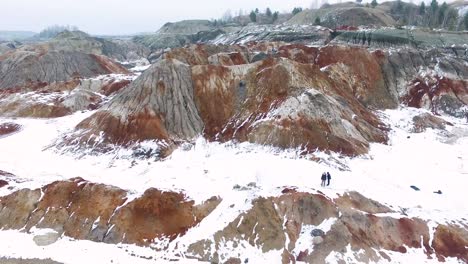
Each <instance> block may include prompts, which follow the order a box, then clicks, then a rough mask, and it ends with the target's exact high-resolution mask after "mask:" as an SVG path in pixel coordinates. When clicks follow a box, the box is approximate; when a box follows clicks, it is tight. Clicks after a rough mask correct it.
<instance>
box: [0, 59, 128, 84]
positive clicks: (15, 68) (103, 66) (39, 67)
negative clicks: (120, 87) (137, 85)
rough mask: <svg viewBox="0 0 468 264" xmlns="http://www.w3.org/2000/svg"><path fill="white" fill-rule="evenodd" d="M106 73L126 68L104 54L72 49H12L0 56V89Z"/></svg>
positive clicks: (120, 71) (122, 71)
mask: <svg viewBox="0 0 468 264" xmlns="http://www.w3.org/2000/svg"><path fill="white" fill-rule="evenodd" d="M110 73H127V70H126V69H125V68H123V67H122V66H121V65H119V64H117V63H115V62H113V61H112V60H110V59H109V58H107V57H105V56H102V55H95V54H85V53H80V52H76V51H47V50H40V51H15V52H12V53H9V54H5V55H2V56H1V57H0V88H1V89H5V88H14V87H23V86H29V87H43V86H45V85H47V84H50V83H54V82H66V81H70V80H72V79H73V78H74V77H77V76H80V77H84V78H89V77H94V76H97V75H102V74H110ZM44 83H45V84H44Z"/></svg>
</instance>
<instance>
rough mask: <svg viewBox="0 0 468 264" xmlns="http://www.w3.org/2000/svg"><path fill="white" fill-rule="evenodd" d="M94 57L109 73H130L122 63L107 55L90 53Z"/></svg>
mask: <svg viewBox="0 0 468 264" xmlns="http://www.w3.org/2000/svg"><path fill="white" fill-rule="evenodd" d="M89 56H91V57H92V58H93V59H95V60H96V61H97V63H99V65H100V66H101V67H102V68H103V69H105V70H106V71H107V73H109V74H110V73H122V74H128V73H130V72H129V71H128V70H127V69H125V67H123V66H122V65H120V64H118V63H116V62H114V61H112V60H111V59H109V58H108V57H106V56H103V55H96V54H89Z"/></svg>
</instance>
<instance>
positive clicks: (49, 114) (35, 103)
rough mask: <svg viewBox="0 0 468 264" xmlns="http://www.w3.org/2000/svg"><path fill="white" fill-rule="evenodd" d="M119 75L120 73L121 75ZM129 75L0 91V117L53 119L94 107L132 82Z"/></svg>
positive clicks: (97, 106)
mask: <svg viewBox="0 0 468 264" xmlns="http://www.w3.org/2000/svg"><path fill="white" fill-rule="evenodd" d="M120 77H122V76H120ZM131 78H132V76H126V78H121V79H118V78H115V77H112V76H101V77H100V78H98V79H84V80H78V79H75V80H72V81H68V82H54V83H52V84H47V83H43V84H41V87H34V86H33V87H23V88H21V89H19V88H18V89H7V90H1V91H0V102H1V106H0V116H4V117H35V118H55V117H61V116H66V115H69V114H72V113H74V112H77V111H81V110H94V109H97V108H99V107H100V106H101V104H102V102H103V101H104V100H105V97H106V96H109V95H111V94H113V93H115V92H117V91H119V90H121V89H122V88H124V87H126V86H127V85H128V84H129V83H130V82H131Z"/></svg>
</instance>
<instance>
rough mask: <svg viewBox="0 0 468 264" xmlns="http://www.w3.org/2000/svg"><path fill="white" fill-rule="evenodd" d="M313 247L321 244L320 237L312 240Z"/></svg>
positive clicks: (321, 239)
mask: <svg viewBox="0 0 468 264" xmlns="http://www.w3.org/2000/svg"><path fill="white" fill-rule="evenodd" d="M312 243H313V244H314V245H319V244H322V243H323V238H322V237H321V236H316V237H314V238H313V239H312Z"/></svg>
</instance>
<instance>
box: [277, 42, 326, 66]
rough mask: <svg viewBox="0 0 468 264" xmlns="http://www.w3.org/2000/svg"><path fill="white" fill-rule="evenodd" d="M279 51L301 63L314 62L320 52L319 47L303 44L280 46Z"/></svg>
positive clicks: (284, 56)
mask: <svg viewBox="0 0 468 264" xmlns="http://www.w3.org/2000/svg"><path fill="white" fill-rule="evenodd" d="M278 53H279V55H280V57H283V58H288V59H290V60H294V61H297V62H299V63H307V64H309V63H311V64H313V63H315V59H316V58H317V55H318V54H319V49H318V48H315V47H307V46H305V45H301V44H291V45H284V46H281V47H279V49H278Z"/></svg>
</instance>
